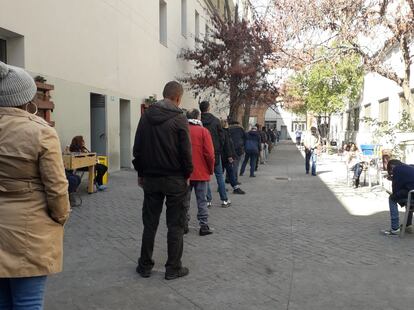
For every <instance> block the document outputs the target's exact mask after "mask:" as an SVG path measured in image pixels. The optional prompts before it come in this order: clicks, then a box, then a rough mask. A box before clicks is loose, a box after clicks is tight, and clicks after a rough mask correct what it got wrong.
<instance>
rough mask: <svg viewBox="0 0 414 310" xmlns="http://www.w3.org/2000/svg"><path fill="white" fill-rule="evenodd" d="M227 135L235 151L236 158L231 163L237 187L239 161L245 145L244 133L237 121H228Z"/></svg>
mask: <svg viewBox="0 0 414 310" xmlns="http://www.w3.org/2000/svg"><path fill="white" fill-rule="evenodd" d="M229 133H230V137H231V140H232V141H233V144H234V149H235V150H236V155H237V158H235V159H234V161H233V167H234V174H235V178H236V182H237V184H238V185H240V183H239V167H240V160H241V158H242V157H243V154H244V144H245V143H246V133H245V132H244V129H243V127H242V126H240V123H239V122H238V121H230V125H229Z"/></svg>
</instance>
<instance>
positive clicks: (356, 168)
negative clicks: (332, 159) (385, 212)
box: [346, 143, 364, 188]
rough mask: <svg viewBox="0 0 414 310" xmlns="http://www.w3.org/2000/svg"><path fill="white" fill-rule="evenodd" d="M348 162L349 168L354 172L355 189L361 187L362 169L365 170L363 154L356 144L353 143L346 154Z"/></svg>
mask: <svg viewBox="0 0 414 310" xmlns="http://www.w3.org/2000/svg"><path fill="white" fill-rule="evenodd" d="M346 162H347V163H348V167H350V168H351V170H352V171H353V172H354V177H353V178H352V180H353V185H354V187H355V188H357V187H358V186H359V178H360V176H361V173H362V169H363V168H364V164H363V160H362V154H361V152H360V151H359V149H358V147H357V146H356V145H355V143H351V145H350V147H349V151H348V152H347V154H346Z"/></svg>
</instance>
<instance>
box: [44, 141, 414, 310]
mask: <svg viewBox="0 0 414 310" xmlns="http://www.w3.org/2000/svg"><path fill="white" fill-rule="evenodd" d="M318 170H319V174H318V176H317V177H313V176H310V175H306V174H305V173H304V159H303V156H302V154H301V153H300V151H299V150H298V149H297V148H296V146H294V145H293V144H291V143H282V144H279V145H278V146H277V147H276V148H275V149H274V151H273V152H272V154H270V158H269V160H268V162H267V164H266V165H260V168H259V171H258V173H257V177H256V178H249V177H247V176H244V177H241V179H240V181H241V182H242V183H243V184H242V188H243V190H245V191H246V192H247V194H246V195H233V194H232V193H231V190H230V189H229V197H230V199H231V200H232V202H233V204H232V206H231V207H230V208H221V207H219V205H220V201H219V198H218V195H217V193H214V199H215V206H213V208H211V209H210V225H211V227H214V229H215V232H214V234H213V235H210V236H205V237H200V236H198V225H197V223H196V205H195V201H194V200H195V199H194V197H193V199H192V200H193V201H192V208H191V216H192V219H191V223H190V233H189V234H188V235H186V236H185V245H184V255H183V264H184V265H185V266H187V267H189V269H190V275H189V276H187V277H185V278H182V279H178V280H174V281H165V280H164V279H163V277H164V266H163V265H164V263H165V261H166V249H167V247H166V225H165V210H164V212H163V215H162V219H161V221H160V226H159V230H158V234H157V238H156V244H155V249H154V259H155V262H156V263H155V268H154V270H155V272H154V274H153V276H152V277H151V278H149V279H143V278H141V277H140V276H139V275H137V274H136V273H135V267H136V261H137V257H138V254H139V246H140V241H141V234H142V220H141V205H142V200H143V192H142V190H141V189H139V188H138V187H137V184H136V174H135V172H133V171H131V170H125V171H120V172H116V173H113V174H111V175H110V184H109V189H108V191H106V192H99V193H96V194H93V195H87V194H82V198H83V205H82V206H81V207H80V208H76V209H74V210H73V212H72V216H71V219H70V221H69V223H68V224H67V226H66V234H65V252H64V258H65V261H64V271H63V272H62V273H60V274H57V275H54V276H51V277H50V278H49V280H48V287H47V294H46V305H45V309H47V310H49V309H51V310H53V309H56V310H66V309H88V310H89V309H125V310H128V309H246V310H247V309H269V310H270V309H272V310H274V309H306V310H307V309H401V310H402V309H404V310H405V309H408V308H410V307H412V305H413V302H414V297H412V296H414V295H413V293H414V273H413V272H412V269H413V267H414V264H413V261H414V235H406V238H404V239H400V238H398V237H385V236H382V235H380V233H379V231H380V229H382V228H387V227H388V225H389V214H388V211H387V210H388V206H387V195H386V193H385V192H384V191H382V190H380V189H378V188H373V189H369V188H367V187H362V188H360V189H357V190H355V189H352V188H349V187H347V186H346V182H345V177H346V171H345V165H344V164H343V162H341V158H339V157H335V156H322V158H320V162H319V169H318ZM212 188H213V189H215V188H216V186H215V185H213V186H212Z"/></svg>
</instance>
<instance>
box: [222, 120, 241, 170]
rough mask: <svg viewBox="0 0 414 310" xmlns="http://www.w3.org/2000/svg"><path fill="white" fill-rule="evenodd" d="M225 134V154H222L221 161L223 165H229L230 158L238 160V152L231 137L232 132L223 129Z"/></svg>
mask: <svg viewBox="0 0 414 310" xmlns="http://www.w3.org/2000/svg"><path fill="white" fill-rule="evenodd" d="M223 133H224V146H223V153H222V154H221V157H222V158H221V160H222V161H223V164H226V163H228V161H229V158H233V159H237V158H238V157H237V154H236V150H235V148H234V144H233V141H232V139H231V137H230V132H229V130H228V129H226V128H223Z"/></svg>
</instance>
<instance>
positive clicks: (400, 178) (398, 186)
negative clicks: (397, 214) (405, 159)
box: [391, 165, 414, 201]
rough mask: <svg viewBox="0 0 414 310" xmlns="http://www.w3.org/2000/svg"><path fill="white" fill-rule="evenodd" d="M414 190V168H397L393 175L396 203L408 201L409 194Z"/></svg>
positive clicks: (403, 166)
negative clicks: (403, 200)
mask: <svg viewBox="0 0 414 310" xmlns="http://www.w3.org/2000/svg"><path fill="white" fill-rule="evenodd" d="M412 189H414V167H412V166H410V165H401V166H396V167H395V168H394V169H393V175H392V196H391V198H392V199H393V200H394V201H399V200H402V199H407V195H408V192H409V191H410V190H412Z"/></svg>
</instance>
